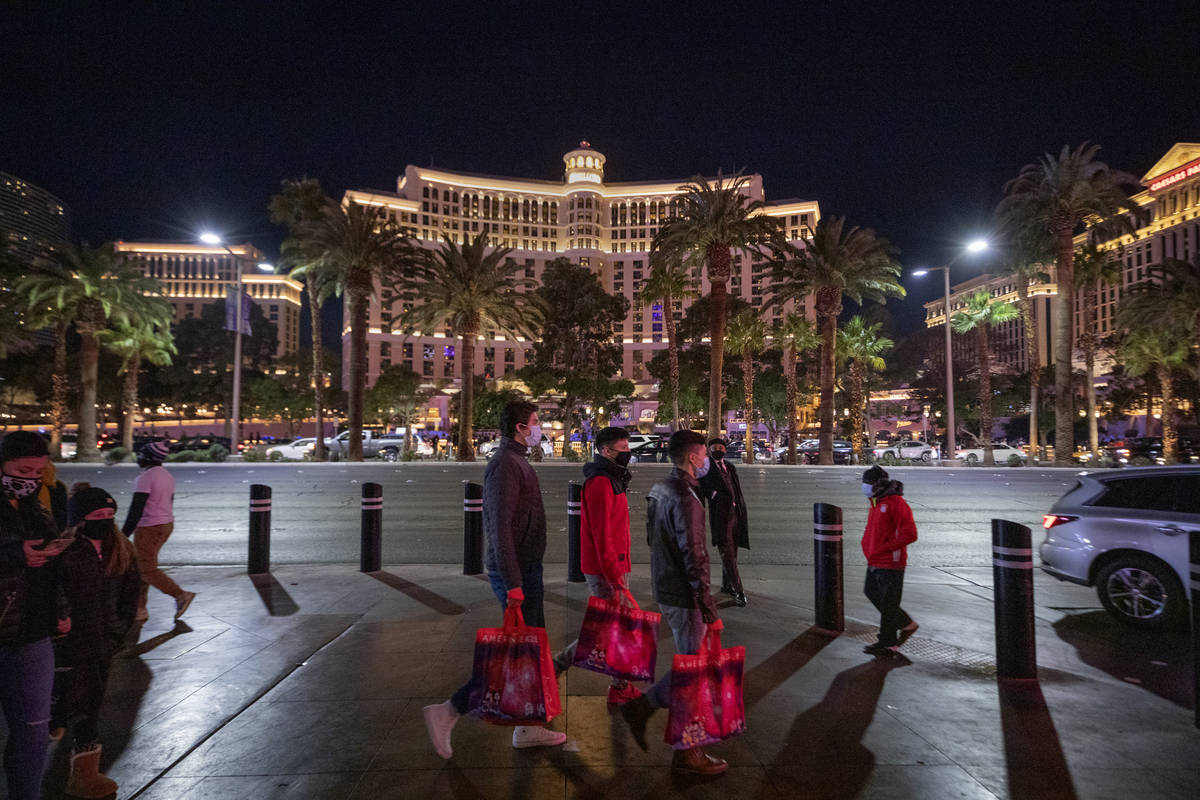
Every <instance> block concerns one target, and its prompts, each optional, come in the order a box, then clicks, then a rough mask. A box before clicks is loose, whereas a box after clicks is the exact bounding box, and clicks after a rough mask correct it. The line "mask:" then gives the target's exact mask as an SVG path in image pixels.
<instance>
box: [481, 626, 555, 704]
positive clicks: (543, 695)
mask: <svg viewBox="0 0 1200 800" xmlns="http://www.w3.org/2000/svg"><path fill="white" fill-rule="evenodd" d="M467 708H468V712H467V713H468V714H470V715H471V716H473V717H477V718H479V719H482V720H485V721H486V722H491V723H494V724H496V725H542V724H545V723H547V722H549V721H550V720H552V719H554V717H556V716H558V715H559V714H560V713H561V712H562V705H561V703H560V702H559V699H558V679H557V678H556V677H555V675H554V661H553V660H552V658H551V656H550V643H549V640H548V639H547V638H546V629H545V628H529V627H526V625H525V618H524V617H523V616H521V609H520V607H519V606H512V607H509V608H506V609H505V610H504V627H503V628H480V629H479V630H478V631H476V633H475V667H474V670H473V672H472V676H471V692H470V695H469V698H468V702H467Z"/></svg>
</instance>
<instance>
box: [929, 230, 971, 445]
mask: <svg viewBox="0 0 1200 800" xmlns="http://www.w3.org/2000/svg"><path fill="white" fill-rule="evenodd" d="M987 248H988V243H987V242H986V241H985V240H983V239H976V240H975V241H973V242H971V243H970V244H968V245H967V247H966V249H965V250H964V251H963V252H962V253H959V254H958V255H957V256H955V257H954V258H952V259H950V261H948V262H947V263H945V264H943V265H942V266H940V267H929V268H927V269H919V270H916V271H914V272H913V275H914V276H916V277H918V278H919V277H921V276H922V275H928V274H929V273H930V272H936V271H938V270H941V272H942V280H943V283H942V286H943V290H944V293H943V298H944V305H943V307H942V312H943V314H944V316H945V323H946V449H947V451H949V454H950V455H949V458H950V460H952V461H953V460H954V458H955V457H956V456H957V455H958V442H957V440H956V437H955V435H954V353H953V344H952V340H951V338H950V267H952V266H953V265H954V262H955V261H958V259H959V258H961V257H962V256H963V254H964V253H978V252H981V251H983V250H986V249H987ZM943 458H945V456H943Z"/></svg>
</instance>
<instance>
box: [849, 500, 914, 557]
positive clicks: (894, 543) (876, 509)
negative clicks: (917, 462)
mask: <svg viewBox="0 0 1200 800" xmlns="http://www.w3.org/2000/svg"><path fill="white" fill-rule="evenodd" d="M903 494H904V484H902V483H901V482H900V481H888V482H886V483H883V484H881V485H879V486H877V487H876V488H875V493H874V494H872V495H871V511H870V512H869V513H868V514H867V529H866V531H864V532H863V538H862V550H863V555H865V556H866V557H867V565H868V566H872V567H878V568H880V569H904V567H905V566H907V564H908V545H910V544H912V543H913V542H915V541H916V540H917V523H916V521H915V520H913V513H912V509H911V508H909V506H908V503H907V502H906V501H905V499H904V497H903Z"/></svg>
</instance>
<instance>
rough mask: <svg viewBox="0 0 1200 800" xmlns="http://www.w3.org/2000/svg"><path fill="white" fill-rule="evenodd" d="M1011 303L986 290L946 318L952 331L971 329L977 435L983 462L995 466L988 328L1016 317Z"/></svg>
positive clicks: (972, 296) (976, 294) (968, 330)
mask: <svg viewBox="0 0 1200 800" xmlns="http://www.w3.org/2000/svg"><path fill="white" fill-rule="evenodd" d="M1018 315H1019V312H1018V311H1017V309H1015V308H1013V306H1012V304H1011V303H993V302H992V296H991V295H990V294H989V293H988V292H987V290H986V289H981V290H979V291H978V292H976V293H975V294H973V295H971V296H970V297H968V298H967V306H966V308H965V309H964V310H962V311H959V312H958V313H957V314H955V315H954V316H953V317H951V318H950V325H951V327H952V328H953V329H954V332H955V333H970V332H972V331H974V332H975V357H976V360H977V362H978V367H979V438H980V439H981V440H982V442H983V463H984V465H985V466H989V467H992V466H995V464H996V459H995V457H994V456H993V455H992V358H991V348H990V344H989V342H988V328H990V327H992V326H993V325H999V324H1000V323H1002V322H1008V321H1010V320H1013V319H1016V318H1017V316H1018Z"/></svg>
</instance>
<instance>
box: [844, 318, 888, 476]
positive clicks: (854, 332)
mask: <svg viewBox="0 0 1200 800" xmlns="http://www.w3.org/2000/svg"><path fill="white" fill-rule="evenodd" d="M881 328H883V323H882V322H876V323H873V324H868V323H867V322H866V321H865V320H864V319H863V318H862V317H851V318H850V321H849V322H847V323H846V324H845V325H843V326H842V328H841V330H839V331H838V332H837V354H838V357H839V358H840V359H841V360H842V361H843V362H845V363H848V364H849V365H850V431H851V432H850V444H851V447H852V449H853V451H854V458H855V460H856V461H857V462H858V463H860V464H861V463H862V461H863V438H864V436H863V408H864V406H865V404H866V402H867V396H866V395H867V392H866V384H867V372H868V371H869V370H875V371H876V372H878V371H879V370H882V369H885V368H886V367H887V364H886V363H885V362H884V360H883V354H884V353H886V352H887V351H888V350H891V349H892V347H893V346H894V345H895V342H893V341H892V340H891V339H889V338H887V337H886V336H883V335H882V334H880V329H881Z"/></svg>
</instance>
